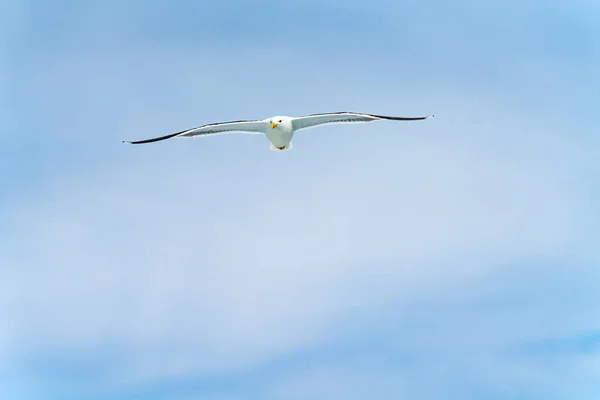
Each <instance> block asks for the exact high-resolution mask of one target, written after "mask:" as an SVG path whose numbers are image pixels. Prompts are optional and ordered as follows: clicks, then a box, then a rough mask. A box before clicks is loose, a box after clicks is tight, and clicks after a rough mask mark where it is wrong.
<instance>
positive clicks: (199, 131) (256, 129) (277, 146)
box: [123, 111, 434, 151]
mask: <svg viewBox="0 0 600 400" xmlns="http://www.w3.org/2000/svg"><path fill="white" fill-rule="evenodd" d="M432 117H434V115H433V114H432V115H428V116H425V117H390V116H386V115H375V114H364V113H355V112H346V111H343V112H333V113H322V114H310V115H305V116H302V117H286V116H275V117H271V118H266V119H262V120H243V121H230V122H217V123H212V124H207V125H202V126H199V127H196V128H192V129H187V130H185V131H181V132H176V133H171V134H168V135H165V136H161V137H157V138H153V139H145V140H138V141H128V140H123V143H129V144H142V143H152V142H158V141H160V140H165V139H170V138H174V137H194V136H209V135H221V134H226V133H246V134H255V135H260V134H262V135H265V136H266V137H267V139H268V140H269V142H270V143H271V147H270V150H272V151H283V150H291V149H292V147H293V146H292V137H293V136H294V133H296V131H299V130H301V129H308V128H314V127H317V126H321V125H328V124H351V123H365V122H373V121H381V120H390V121H417V120H424V119H429V118H432Z"/></svg>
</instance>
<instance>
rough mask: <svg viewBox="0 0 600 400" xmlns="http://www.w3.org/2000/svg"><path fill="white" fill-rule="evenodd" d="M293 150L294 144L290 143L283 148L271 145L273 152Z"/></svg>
mask: <svg viewBox="0 0 600 400" xmlns="http://www.w3.org/2000/svg"><path fill="white" fill-rule="evenodd" d="M293 148H294V146H293V145H292V142H290V143H289V144H288V145H287V146H283V147H275V145H273V144H271V147H270V150H271V151H286V150H291V149H293Z"/></svg>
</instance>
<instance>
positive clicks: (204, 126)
mask: <svg viewBox="0 0 600 400" xmlns="http://www.w3.org/2000/svg"><path fill="white" fill-rule="evenodd" d="M240 122H256V121H253V120H242V121H228V122H217V123H214V124H206V125H200V126H197V127H195V128H191V129H186V130H184V131H180V132H175V133H170V134H168V135H164V136H160V137H156V138H152V139H144V140H136V141H131V140H122V141H121V142H122V143H127V144H143V143H152V142H159V141H161V140H166V139H171V138H173V137H175V136H180V135H183V134H185V133H187V132H191V131H194V130H196V129H201V128H207V127H209V126H219V125H226V124H236V123H240Z"/></svg>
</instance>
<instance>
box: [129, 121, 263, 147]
mask: <svg viewBox="0 0 600 400" xmlns="http://www.w3.org/2000/svg"><path fill="white" fill-rule="evenodd" d="M267 126H268V124H267V123H266V122H264V121H232V122H218V123H215V124H207V125H202V126H199V127H197V128H192V129H187V130H185V131H181V132H176V133H170V134H168V135H165V136H160V137H157V138H152V139H145V140H138V141H133V142H132V141H125V140H124V141H123V142H124V143H131V144H141V143H151V142H158V141H160V140H165V139H170V138H173V137H178V136H181V137H192V136H205V135H206V136H208V135H221V134H225V133H246V134H259V133H265V131H266V129H267Z"/></svg>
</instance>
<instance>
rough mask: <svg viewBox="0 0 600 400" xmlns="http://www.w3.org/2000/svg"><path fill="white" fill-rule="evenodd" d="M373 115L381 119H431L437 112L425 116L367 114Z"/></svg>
mask: <svg viewBox="0 0 600 400" xmlns="http://www.w3.org/2000/svg"><path fill="white" fill-rule="evenodd" d="M365 115H369V116H371V117H375V118H379V119H388V120H390V121H419V120H423V119H429V118H433V117H435V114H431V115H426V116H424V117H392V116H389V115H376V114H365Z"/></svg>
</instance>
